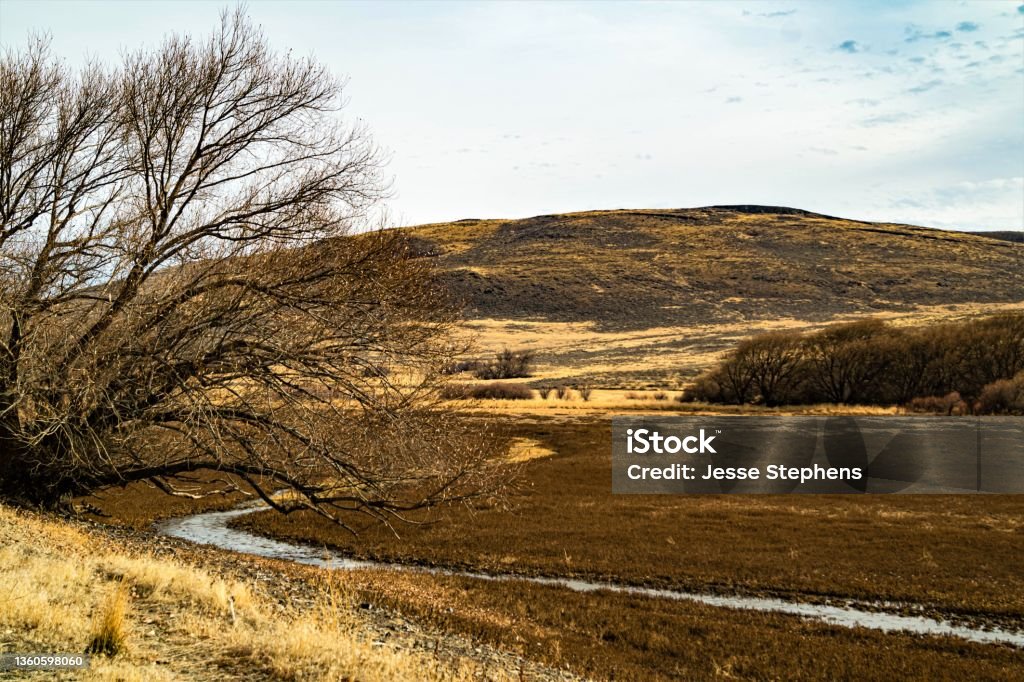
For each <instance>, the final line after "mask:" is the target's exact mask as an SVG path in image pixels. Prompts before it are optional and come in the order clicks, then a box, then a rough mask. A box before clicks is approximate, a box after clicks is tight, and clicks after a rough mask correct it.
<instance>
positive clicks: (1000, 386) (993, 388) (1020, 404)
mask: <svg viewBox="0 0 1024 682" xmlns="http://www.w3.org/2000/svg"><path fill="white" fill-rule="evenodd" d="M975 411H976V412H977V413H978V414H1024V371H1021V372H1018V373H1017V374H1016V375H1014V376H1013V378H1012V379H999V380H997V381H993V382H992V383H991V384H987V385H986V386H985V387H984V388H983V389H981V395H980V396H978V402H977V405H976V408H975Z"/></svg>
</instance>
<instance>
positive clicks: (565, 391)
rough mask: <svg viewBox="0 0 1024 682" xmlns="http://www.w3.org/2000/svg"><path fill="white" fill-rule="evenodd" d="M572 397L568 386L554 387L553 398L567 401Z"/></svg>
mask: <svg viewBox="0 0 1024 682" xmlns="http://www.w3.org/2000/svg"><path fill="white" fill-rule="evenodd" d="M570 396H572V389H571V388H569V387H568V386H556V387H555V397H556V398H558V399H559V400H568V399H569V397H570Z"/></svg>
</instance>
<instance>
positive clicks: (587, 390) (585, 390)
mask: <svg viewBox="0 0 1024 682" xmlns="http://www.w3.org/2000/svg"><path fill="white" fill-rule="evenodd" d="M577 390H578V391H579V394H580V397H581V398H583V402H587V401H589V400H590V395H591V394H592V393H593V392H594V389H592V388H591V387H590V386H583V387H582V388H579V389H577Z"/></svg>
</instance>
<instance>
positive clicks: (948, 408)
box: [907, 391, 967, 416]
mask: <svg viewBox="0 0 1024 682" xmlns="http://www.w3.org/2000/svg"><path fill="white" fill-rule="evenodd" d="M907 408H908V409H909V410H910V411H911V412H924V413H927V414H944V415H947V416H949V415H954V414H956V415H960V414H966V413H967V403H966V402H965V401H964V399H963V398H961V397H960V394H959V393H957V392H956V391H953V392H952V393H947V394H946V395H929V396H922V397H919V398H914V399H913V400H911V401H910V403H909V404H908V405H907Z"/></svg>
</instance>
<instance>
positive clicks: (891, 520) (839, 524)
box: [237, 420, 1024, 624]
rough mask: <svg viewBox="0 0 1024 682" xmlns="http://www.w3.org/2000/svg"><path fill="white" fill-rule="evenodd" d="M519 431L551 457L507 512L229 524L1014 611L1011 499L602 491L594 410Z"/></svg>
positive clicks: (501, 562)
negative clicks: (355, 530)
mask: <svg viewBox="0 0 1024 682" xmlns="http://www.w3.org/2000/svg"><path fill="white" fill-rule="evenodd" d="M518 435H519V436H521V437H526V438H533V439H536V440H538V441H540V442H541V443H543V444H544V445H545V446H546V447H548V448H551V449H552V450H554V451H555V452H556V453H557V454H556V455H555V456H551V457H546V458H543V459H537V460H534V461H531V462H529V463H528V464H527V465H526V467H525V468H524V470H523V472H522V476H523V477H524V483H523V487H522V492H521V493H520V494H519V495H518V496H517V497H516V498H515V499H513V503H514V504H515V505H516V507H515V510H514V512H512V513H509V512H507V511H504V510H503V509H498V508H495V509H485V510H482V511H481V510H477V511H475V512H471V511H463V510H460V509H451V510H447V511H445V512H444V513H442V514H440V515H439V516H438V520H440V521H443V522H442V523H436V524H427V525H422V526H415V527H403V528H400V529H399V530H400V533H401V538H396V537H395V536H394V535H393V534H390V533H389V532H387V531H386V530H384V529H380V528H377V527H375V526H372V525H370V526H366V527H364V528H362V529H361V532H360V535H359V536H358V537H356V538H353V537H352V536H350V535H348V534H346V533H345V532H344V531H341V530H339V529H337V528H334V527H333V526H331V525H329V524H324V523H321V522H320V520H319V519H317V518H315V517H311V516H309V515H303V514H293V515H291V516H288V517H282V516H279V515H275V514H271V513H263V514H257V515H254V516H249V517H242V518H241V519H239V520H238V521H237V523H238V524H239V525H242V526H245V527H248V528H252V529H255V530H257V531H259V532H266V533H270V534H273V535H276V536H280V537H285V538H289V539H294V540H302V541H308V542H312V543H315V544H317V545H321V544H324V545H330V546H334V547H338V548H341V549H343V550H344V551H346V552H348V553H351V554H353V555H357V556H363V557H374V558H380V559H386V560H391V561H399V562H408V563H425V564H434V565H442V566H452V567H465V568H474V569H483V570H490V571H501V572H518V573H523V574H546V575H573V576H584V577H589V578H594V579H602V580H613V581H620V582H627V583H632V584H645V585H656V586H663V587H669V586H671V587H678V588H683V589H696V590H714V591H719V592H741V593H752V594H773V595H780V596H788V597H798V598H802V599H811V600H815V599H826V598H831V599H839V600H842V599H855V600H862V601H874V600H879V599H881V600H890V601H897V602H899V601H903V602H912V603H919V604H925V605H927V606H928V607H929V608H931V609H934V610H935V611H940V612H945V613H951V614H955V615H960V616H965V617H968V616H971V617H984V618H986V619H990V620H999V621H1006V620H1016V621H1017V622H1018V624H1019V623H1020V622H1021V619H1024V573H1022V572H1021V571H1020V557H1021V556H1022V555H1024V520H1022V519H1024V499H1022V498H1021V497H1020V496H995V495H986V496H937V495H923V496H911V495H891V496H857V495H849V496H818V495H800V496H792V495H780V496H766V495H762V496H758V495H752V496H739V495H734V496H640V495H611V494H610V490H609V487H610V483H609V481H610V480H611V474H610V458H609V455H608V443H609V442H610V434H609V425H608V424H607V423H606V422H603V423H602V422H568V423H559V422H555V421H549V420H537V421H535V422H534V423H532V424H524V425H522V426H521V428H520V430H519V432H518ZM926 555H927V556H930V557H931V559H930V560H928V561H924V560H922V557H923V556H926ZM567 556H568V557H571V562H570V561H567V559H566V557H567Z"/></svg>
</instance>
